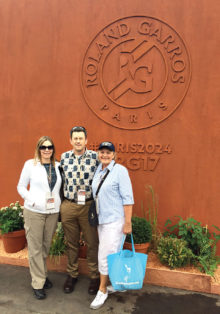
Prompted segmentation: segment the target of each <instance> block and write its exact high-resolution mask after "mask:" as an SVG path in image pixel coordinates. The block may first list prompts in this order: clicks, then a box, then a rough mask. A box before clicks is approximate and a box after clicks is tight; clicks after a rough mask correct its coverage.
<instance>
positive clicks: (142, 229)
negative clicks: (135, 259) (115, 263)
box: [124, 216, 152, 253]
mask: <svg viewBox="0 0 220 314" xmlns="http://www.w3.org/2000/svg"><path fill="white" fill-rule="evenodd" d="M131 223H132V235H133V239H134V246H135V251H137V252H141V253H146V252H147V249H148V247H149V245H150V241H151V239H152V226H151V223H150V222H149V221H147V220H146V219H145V218H143V217H137V216H134V217H132V218H131ZM124 248H125V249H129V250H131V249H132V244H131V236H130V235H129V234H128V235H127V237H126V242H125V244H124Z"/></svg>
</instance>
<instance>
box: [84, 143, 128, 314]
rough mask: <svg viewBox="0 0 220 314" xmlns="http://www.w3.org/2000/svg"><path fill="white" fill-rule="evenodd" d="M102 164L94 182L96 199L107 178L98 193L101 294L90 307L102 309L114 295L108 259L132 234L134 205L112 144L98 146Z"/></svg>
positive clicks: (126, 172)
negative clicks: (101, 182) (109, 295)
mask: <svg viewBox="0 0 220 314" xmlns="http://www.w3.org/2000/svg"><path fill="white" fill-rule="evenodd" d="M98 157H99V160H100V164H99V166H98V168H97V170H96V173H95V176H94V178H93V182H92V189H93V196H94V198H95V196H96V191H97V188H98V186H99V183H100V181H101V180H102V178H103V177H104V176H105V175H106V173H108V175H107V176H106V178H105V180H104V183H103V184H102V186H101V188H100V190H99V193H98V219H99V225H98V235H99V252H98V263H99V272H100V286H99V291H98V293H97V295H96V297H95V299H94V300H93V302H92V303H91V305H90V308H92V309H98V308H100V307H101V306H102V305H103V304H104V302H105V301H106V299H107V297H108V293H110V292H113V291H112V289H113V288H112V287H107V283H108V264H107V256H108V255H109V254H113V253H116V252H118V251H119V249H120V246H121V242H122V238H123V234H127V233H131V231H132V226H131V216H132V206H133V204H134V199H133V192H132V185H131V180H130V178H129V174H128V171H127V169H126V168H125V167H124V166H122V165H119V164H117V163H115V157H116V155H115V147H114V145H113V144H112V143H111V142H103V143H101V144H100V145H99V149H98Z"/></svg>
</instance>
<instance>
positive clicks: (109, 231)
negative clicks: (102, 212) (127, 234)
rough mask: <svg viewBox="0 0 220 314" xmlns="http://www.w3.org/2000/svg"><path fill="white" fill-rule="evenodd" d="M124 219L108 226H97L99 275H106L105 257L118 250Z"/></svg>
mask: <svg viewBox="0 0 220 314" xmlns="http://www.w3.org/2000/svg"><path fill="white" fill-rule="evenodd" d="M123 226H124V218H121V219H120V220H117V221H115V222H112V223H108V224H101V225H98V234H99V251H98V263H99V272H100V274H101V275H108V263H107V256H108V255H109V254H113V253H117V252H118V251H119V250H120V247H121V242H122V238H123Z"/></svg>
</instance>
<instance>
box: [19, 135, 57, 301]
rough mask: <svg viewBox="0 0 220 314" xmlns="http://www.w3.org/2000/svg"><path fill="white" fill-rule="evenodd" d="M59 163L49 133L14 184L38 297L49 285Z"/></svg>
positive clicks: (35, 292) (35, 293)
mask: <svg viewBox="0 0 220 314" xmlns="http://www.w3.org/2000/svg"><path fill="white" fill-rule="evenodd" d="M58 166H59V163H58V162H56V161H55V146H54V143H53V141H52V139H51V138H50V137H48V136H43V137H41V138H40V139H39V140H38V142H37V146H36V150H35V156H34V159H30V160H27V161H26V162H25V164H24V167H23V170H22V172H21V176H20V180H19V182H18V186H17V189H18V193H19V194H20V195H21V197H22V198H23V199H24V222H25V225H24V227H25V232H26V238H27V243H28V256H29V266H30V273H31V278H32V283H31V285H32V288H33V292H34V295H35V297H36V298H37V299H45V297H46V293H45V289H49V288H51V287H52V283H51V281H50V280H49V279H48V277H47V266H46V258H47V256H48V254H49V250H50V245H51V241H52V237H53V234H54V232H55V230H56V226H57V220H58V215H59V210H60V203H61V200H60V195H59V192H60V187H61V176H60V172H59V169H58ZM28 186H29V189H28Z"/></svg>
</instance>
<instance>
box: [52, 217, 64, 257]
mask: <svg viewBox="0 0 220 314" xmlns="http://www.w3.org/2000/svg"><path fill="white" fill-rule="evenodd" d="M65 250H66V243H65V238H64V231H63V227H62V223H61V222H58V224H57V229H56V232H55V234H54V236H53V240H52V244H51V247H50V253H49V255H50V257H51V258H53V259H54V260H55V261H56V262H57V260H58V263H59V261H60V256H61V255H63V254H64V252H65Z"/></svg>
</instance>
